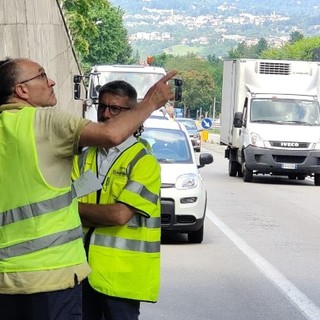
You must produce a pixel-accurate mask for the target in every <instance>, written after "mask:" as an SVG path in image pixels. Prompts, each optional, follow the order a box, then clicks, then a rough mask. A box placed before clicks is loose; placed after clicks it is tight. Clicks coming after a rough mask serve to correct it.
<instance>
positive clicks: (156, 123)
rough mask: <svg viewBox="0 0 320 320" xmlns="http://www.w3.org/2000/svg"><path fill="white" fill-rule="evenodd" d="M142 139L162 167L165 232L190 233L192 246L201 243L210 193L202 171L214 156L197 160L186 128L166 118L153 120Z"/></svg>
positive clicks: (162, 213)
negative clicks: (203, 179)
mask: <svg viewBox="0 0 320 320" xmlns="http://www.w3.org/2000/svg"><path fill="white" fill-rule="evenodd" d="M141 138H142V139H143V140H145V141H147V142H148V145H149V146H150V148H151V149H152V152H153V154H154V155H155V156H156V158H157V159H158V161H159V163H160V165H161V227H162V230H163V231H172V232H180V233H187V234H188V241H189V242H191V243H201V242H202V240H203V231H204V218H205V212H206V205H207V192H206V189H205V186H204V184H203V181H202V177H201V175H200V172H199V168H201V167H203V166H205V165H206V164H209V163H212V162H213V156H212V155H211V154H209V153H202V154H199V157H198V158H197V157H196V155H195V152H194V150H193V146H192V143H191V140H190V139H189V135H188V132H187V130H186V128H185V127H184V126H183V125H181V124H179V122H177V121H174V120H168V119H167V118H165V117H163V118H162V119H161V117H153V118H152V117H151V118H149V119H148V120H147V121H146V122H145V123H144V132H143V133H142V136H141ZM197 159H198V160H197ZM197 161H199V164H198V163H197Z"/></svg>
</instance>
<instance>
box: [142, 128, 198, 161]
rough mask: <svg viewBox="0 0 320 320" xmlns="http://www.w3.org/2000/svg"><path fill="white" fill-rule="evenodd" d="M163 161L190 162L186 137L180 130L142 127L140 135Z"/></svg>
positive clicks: (190, 157) (159, 159) (189, 151)
mask: <svg viewBox="0 0 320 320" xmlns="http://www.w3.org/2000/svg"><path fill="white" fill-rule="evenodd" d="M141 138H142V139H144V140H145V141H147V142H148V144H149V145H150V147H151V149H152V153H153V154H154V155H155V157H156V158H157V159H158V161H159V162H163V163H166V162H167V163H192V162H193V160H192V156H191V150H190V147H189V142H188V137H187V136H186V135H185V133H184V132H183V131H182V130H172V129H163V128H144V132H143V133H142V136H141Z"/></svg>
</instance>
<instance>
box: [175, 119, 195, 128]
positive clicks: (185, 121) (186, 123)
mask: <svg viewBox="0 0 320 320" xmlns="http://www.w3.org/2000/svg"><path fill="white" fill-rule="evenodd" d="M176 120H177V121H178V122H180V123H182V124H184V126H185V127H186V129H187V130H188V131H190V130H191V131H196V130H198V127H197V125H196V123H195V122H194V121H193V120H192V119H190V120H188V119H179V118H176Z"/></svg>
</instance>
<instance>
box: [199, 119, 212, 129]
mask: <svg viewBox="0 0 320 320" xmlns="http://www.w3.org/2000/svg"><path fill="white" fill-rule="evenodd" d="M201 126H202V128H203V129H210V128H211V127H212V120H211V119H210V118H204V119H202V121H201Z"/></svg>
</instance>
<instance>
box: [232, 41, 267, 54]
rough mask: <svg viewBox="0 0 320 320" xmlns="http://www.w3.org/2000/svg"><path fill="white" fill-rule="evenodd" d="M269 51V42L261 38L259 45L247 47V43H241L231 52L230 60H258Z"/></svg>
mask: <svg viewBox="0 0 320 320" xmlns="http://www.w3.org/2000/svg"><path fill="white" fill-rule="evenodd" d="M267 49H268V42H267V40H266V39H265V38H260V39H259V41H258V43H257V44H255V45H251V46H249V45H247V43H246V42H245V41H242V42H241V43H239V44H238V45H237V46H236V47H235V48H233V49H231V50H229V52H228V58H230V59H239V58H247V59H257V58H259V57H260V54H261V53H262V52H263V51H265V50H267Z"/></svg>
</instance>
